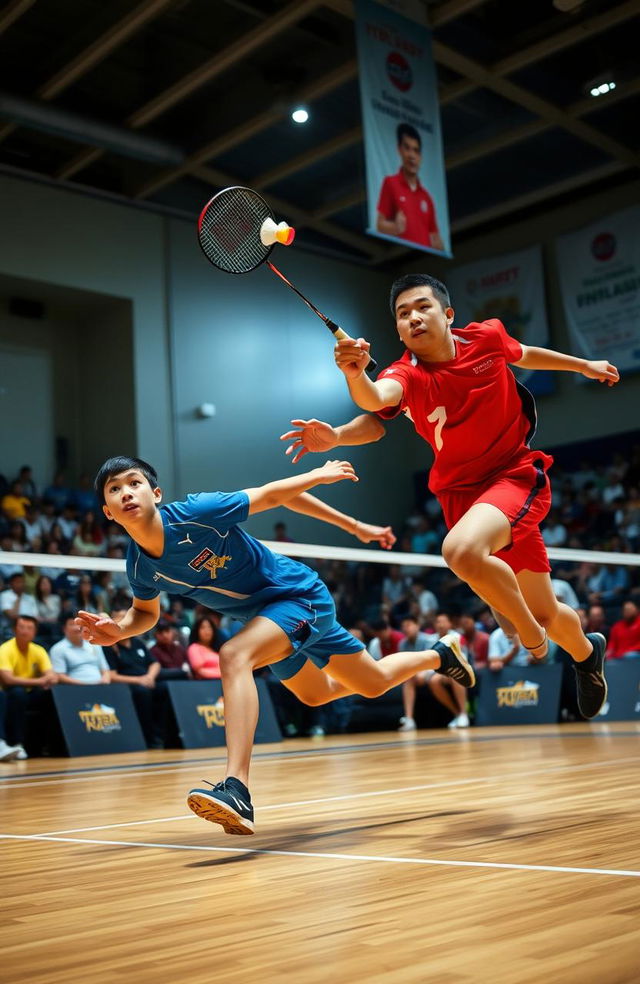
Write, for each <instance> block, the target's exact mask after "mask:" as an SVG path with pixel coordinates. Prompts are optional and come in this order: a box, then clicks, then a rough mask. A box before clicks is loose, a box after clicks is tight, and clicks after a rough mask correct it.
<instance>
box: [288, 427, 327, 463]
mask: <svg viewBox="0 0 640 984" xmlns="http://www.w3.org/2000/svg"><path fill="white" fill-rule="evenodd" d="M291 423H292V424H293V426H294V427H297V428H298V429H297V430H290V431H287V433H286V434H282V435H281V436H280V440H281V441H292V442H293V443H292V444H290V445H289V447H288V448H287V450H286V451H285V454H292V455H293V457H292V459H291V464H292V465H295V464H297V463H298V462H299V461H300V458H302V456H303V455H304V454H307V452H309V451H313V452H318V451H320V452H325V451H331V450H333V448H335V447H336V445H337V444H338V435H337V433H336V431H335V429H334V428H333V427H332V426H331V424H325V422H324V421H323V420H316V419H315V418H313V419H312V420H292V421H291Z"/></svg>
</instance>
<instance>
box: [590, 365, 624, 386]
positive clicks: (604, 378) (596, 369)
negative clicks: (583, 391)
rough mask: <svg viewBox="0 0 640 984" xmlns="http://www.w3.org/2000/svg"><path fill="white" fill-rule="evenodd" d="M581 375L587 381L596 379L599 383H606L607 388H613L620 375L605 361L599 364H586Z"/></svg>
mask: <svg viewBox="0 0 640 984" xmlns="http://www.w3.org/2000/svg"><path fill="white" fill-rule="evenodd" d="M582 375H583V376H586V377H587V379H597V380H598V382H599V383H606V384H607V386H615V384H616V383H618V382H619V381H620V373H619V372H618V370H617V369H616V367H615V366H612V365H611V363H610V362H607V361H606V359H605V360H603V361H601V362H587V364H586V366H585V367H584V369H583V370H582Z"/></svg>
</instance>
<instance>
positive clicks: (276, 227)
mask: <svg viewBox="0 0 640 984" xmlns="http://www.w3.org/2000/svg"><path fill="white" fill-rule="evenodd" d="M295 234H296V230H295V229H293V228H292V227H291V226H290V225H287V223H286V222H278V223H277V224H276V223H275V222H274V221H273V219H265V220H264V222H263V223H262V225H261V227H260V242H261V243H262V245H263V246H273V244H274V243H282V245H283V246H290V245H291V243H292V242H293V240H294V237H295Z"/></svg>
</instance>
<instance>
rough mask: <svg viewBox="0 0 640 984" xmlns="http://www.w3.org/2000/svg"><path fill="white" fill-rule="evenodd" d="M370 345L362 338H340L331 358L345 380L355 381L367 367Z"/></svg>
mask: <svg viewBox="0 0 640 984" xmlns="http://www.w3.org/2000/svg"><path fill="white" fill-rule="evenodd" d="M370 348H371V345H370V344H369V342H367V341H366V340H365V339H364V338H340V339H338V341H337V342H336V344H335V347H334V349H333V357H334V359H335V361H336V365H337V367H338V369H339V370H340V372H343V373H344V374H345V376H346V377H347V379H357V378H358V376H361V375H362V373H363V372H364V371H365V369H366V368H367V366H368V365H369V359H370V355H369V349H370Z"/></svg>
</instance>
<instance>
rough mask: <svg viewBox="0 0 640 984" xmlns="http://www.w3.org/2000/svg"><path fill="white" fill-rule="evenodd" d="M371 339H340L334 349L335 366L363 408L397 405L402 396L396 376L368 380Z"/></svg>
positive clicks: (352, 395) (382, 407) (353, 396)
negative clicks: (366, 371) (367, 370)
mask: <svg viewBox="0 0 640 984" xmlns="http://www.w3.org/2000/svg"><path fill="white" fill-rule="evenodd" d="M370 348H371V346H370V344H369V342H367V341H366V339H364V338H355V339H354V338H341V339H339V340H338V341H337V342H336V344H335V347H334V349H333V356H334V359H335V362H336V365H337V367H338V369H339V370H340V372H342V373H343V374H344V376H345V378H346V380H347V386H348V387H349V392H350V393H351V399H352V400H353V401H354V403H357V405H358V406H359V407H360V408H361V409H362V410H383V409H384V407H396V406H397V405H398V404H399V403H400V401H401V400H402V396H403V389H402V386H401V385H400V383H399V382H398V381H397V379H390V378H388V379H378V380H376V382H374V381H373V380H372V379H369V377H368V376H367V374H366V373H365V369H366V368H367V365H368V363H369V349H370Z"/></svg>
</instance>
